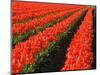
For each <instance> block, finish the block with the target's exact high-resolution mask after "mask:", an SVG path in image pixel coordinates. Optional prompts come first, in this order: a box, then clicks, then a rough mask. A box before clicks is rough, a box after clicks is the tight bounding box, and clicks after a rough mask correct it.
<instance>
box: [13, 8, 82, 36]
mask: <svg viewBox="0 0 100 75" xmlns="http://www.w3.org/2000/svg"><path fill="white" fill-rule="evenodd" d="M81 8H84V7H80V8H76V9H72V10H70V11H63V12H60V13H57V14H50V15H47V16H45V17H43V18H36V19H33V20H32V21H30V22H26V23H22V24H13V27H12V32H13V36H16V35H19V34H24V33H26V32H27V31H29V30H33V29H34V28H36V27H41V26H43V25H45V24H47V23H49V22H51V21H54V20H56V19H58V18H60V17H62V16H64V15H69V14H70V13H71V12H74V11H76V10H79V9H81Z"/></svg>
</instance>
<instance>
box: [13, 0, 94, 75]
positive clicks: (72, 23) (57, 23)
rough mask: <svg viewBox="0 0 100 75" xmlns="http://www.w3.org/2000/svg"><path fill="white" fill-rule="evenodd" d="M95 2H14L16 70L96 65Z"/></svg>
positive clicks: (82, 67) (92, 66) (46, 69)
mask: <svg viewBox="0 0 100 75" xmlns="http://www.w3.org/2000/svg"><path fill="white" fill-rule="evenodd" d="M95 11H96V8H95V7H94V6H90V5H88V6H85V5H71V4H55V3H52V4H51V3H39V2H18V1H17V2H16V1H13V2H12V63H11V64H12V73H14V74H17V73H41V72H55V71H67V70H84V69H85V70H87V69H94V68H96V60H95V59H96V58H95V57H96V48H95V41H96V39H95V37H96V35H95V27H96V26H95V25H96V24H95V19H96V13H95Z"/></svg>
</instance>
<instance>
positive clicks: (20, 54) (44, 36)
mask: <svg viewBox="0 0 100 75" xmlns="http://www.w3.org/2000/svg"><path fill="white" fill-rule="evenodd" d="M86 10H87V8H84V9H82V10H80V11H78V12H76V13H74V14H73V15H72V16H70V17H68V18H67V19H65V20H63V21H62V22H60V23H57V24H56V25H54V26H52V27H49V28H47V29H46V30H44V31H43V32H40V33H38V35H36V36H31V37H30V38H29V39H28V40H27V41H25V42H21V43H19V44H17V45H16V46H15V48H14V49H13V50H12V72H13V73H20V72H21V71H22V69H23V67H24V66H25V65H27V64H34V63H35V62H36V61H35V55H36V54H37V53H39V52H41V51H42V50H44V49H46V48H47V47H48V44H49V43H50V42H53V41H57V40H58V38H57V35H58V34H60V33H62V32H64V31H65V30H67V29H68V27H69V26H70V24H71V23H73V22H74V21H76V20H77V19H78V18H79V17H80V16H81V15H82V14H83V12H85V11H86Z"/></svg>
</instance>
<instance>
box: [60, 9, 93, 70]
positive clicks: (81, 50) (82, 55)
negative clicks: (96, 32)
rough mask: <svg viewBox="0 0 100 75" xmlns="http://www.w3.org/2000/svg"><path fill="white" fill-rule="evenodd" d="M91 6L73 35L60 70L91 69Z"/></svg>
mask: <svg viewBox="0 0 100 75" xmlns="http://www.w3.org/2000/svg"><path fill="white" fill-rule="evenodd" d="M92 12H93V8H91V9H89V10H88V12H87V14H86V16H85V18H84V21H83V22H82V24H81V25H80V27H79V30H78V31H77V33H76V34H75V35H74V38H73V39H72V41H71V44H70V46H69V48H68V49H67V50H68V53H67V54H66V61H65V64H64V67H63V68H62V70H81V69H91V68H92V64H93V52H92V41H93V14H92Z"/></svg>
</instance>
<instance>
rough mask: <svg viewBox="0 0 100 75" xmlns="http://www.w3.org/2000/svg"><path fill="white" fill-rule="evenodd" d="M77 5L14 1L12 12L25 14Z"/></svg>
mask: <svg viewBox="0 0 100 75" xmlns="http://www.w3.org/2000/svg"><path fill="white" fill-rule="evenodd" d="M74 6H75V7H77V6H76V5H57V4H47V5H46V4H41V3H25V2H13V3H12V10H13V11H12V13H13V14H14V13H15V14H23V13H30V12H36V11H41V10H48V9H58V8H59V9H62V8H67V7H74Z"/></svg>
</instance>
